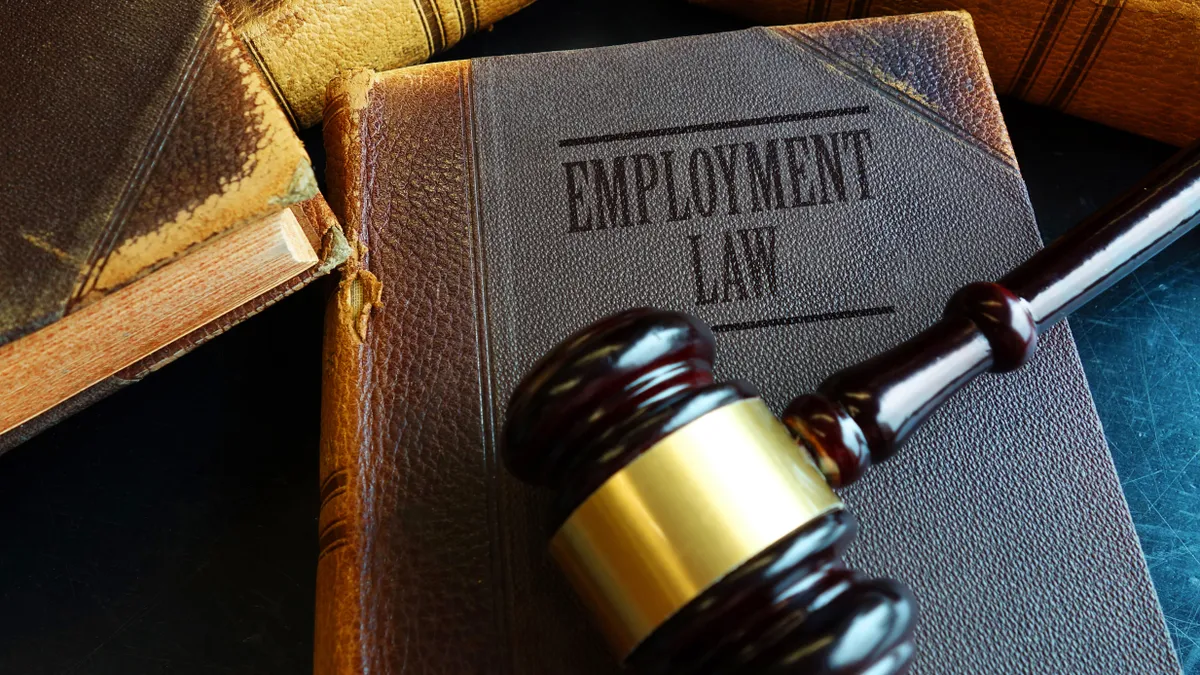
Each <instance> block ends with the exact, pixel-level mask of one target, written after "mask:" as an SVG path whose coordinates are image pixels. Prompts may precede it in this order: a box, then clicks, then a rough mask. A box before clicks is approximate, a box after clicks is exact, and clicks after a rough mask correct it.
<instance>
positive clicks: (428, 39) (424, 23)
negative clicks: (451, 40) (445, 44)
mask: <svg viewBox="0 0 1200 675" xmlns="http://www.w3.org/2000/svg"><path fill="white" fill-rule="evenodd" d="M412 3H413V8H414V9H416V11H417V18H419V19H420V20H421V28H422V29H424V31H425V46H427V47H429V54H430V56H432V55H433V53H434V52H435V51H436V50H435V49H434V48H433V31H431V30H430V29H429V17H427V16H425V8H424V5H423V3H422V0H412Z"/></svg>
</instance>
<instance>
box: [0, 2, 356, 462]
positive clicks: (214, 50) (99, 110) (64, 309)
mask: <svg viewBox="0 0 1200 675" xmlns="http://www.w3.org/2000/svg"><path fill="white" fill-rule="evenodd" d="M0 38H3V39H0V77H2V78H3V81H4V82H6V86H7V87H9V89H8V91H9V93H10V94H11V95H13V96H14V97H15V99H14V100H21V101H22V102H23V103H22V105H19V106H13V107H12V109H11V110H10V115H9V124H10V126H9V129H10V133H6V134H5V135H4V136H3V138H0V151H2V152H3V153H4V155H5V156H6V157H9V158H11V159H10V166H11V167H12V168H13V169H14V171H12V172H10V175H9V176H7V177H6V179H5V180H6V184H5V189H3V190H0V291H2V292H0V344H3V343H5V342H8V341H11V340H13V339H19V338H20V337H21V336H23V335H25V334H27V333H30V332H32V331H34V330H37V329H38V328H40V327H42V326H44V325H46V324H49V323H52V322H53V321H55V320H57V319H58V318H60V317H61V316H63V315H64V314H68V313H70V312H72V311H74V310H76V309H78V308H80V307H83V306H85V305H87V304H89V303H92V302H95V301H97V300H100V299H101V298H103V297H105V296H107V295H108V294H109V293H111V292H113V291H115V290H117V289H119V288H122V287H123V286H125V285H127V284H129V283H130V282H133V281H135V280H137V279H140V278H142V277H144V276H145V275H147V274H150V273H152V272H154V271H155V270H157V269H160V268H161V267H163V266H164V265H168V264H170V263H171V262H173V261H175V260H179V259H180V258H181V257H183V256H186V255H187V254H188V252H189V251H191V250H194V249H195V248H196V247H199V246H202V245H203V244H204V243H205V242H207V241H209V240H211V239H212V238H214V237H219V236H221V235H222V234H223V233H226V232H229V231H232V230H233V229H235V228H237V227H239V226H242V225H245V224H248V223H251V222H255V221H258V220H261V219H262V218H265V217H268V216H271V215H274V214H277V213H278V212H279V211H280V210H281V209H284V208H289V207H290V206H297V207H298V208H299V209H301V210H302V211H304V214H305V215H304V216H303V217H299V218H298V219H299V221H300V222H302V223H309V224H311V227H310V228H309V230H310V232H309V233H310V239H312V240H313V243H314V247H315V249H316V250H318V251H321V252H322V253H323V256H324V257H323V261H324V262H323V264H321V265H319V266H318V269H320V270H321V273H324V272H327V271H329V270H330V269H332V267H333V265H334V264H336V262H338V261H340V260H342V259H344V258H345V256H346V254H347V250H346V247H345V243H344V238H343V237H342V235H341V232H340V227H338V226H337V224H336V221H335V220H334V219H333V218H332V215H331V213H330V212H329V211H328V208H327V207H325V206H324V200H323V199H321V198H320V195H319V193H318V191H317V184H316V178H315V175H314V174H313V171H312V166H311V162H310V160H309V158H308V155H307V153H306V152H305V150H304V147H303V144H302V143H301V142H300V139H299V138H298V137H297V135H296V134H295V132H294V131H293V129H292V128H291V126H290V123H289V121H288V119H287V115H286V113H285V112H284V111H283V109H282V108H281V107H280V105H279V104H278V102H277V101H276V100H275V98H274V95H273V93H272V91H271V89H270V85H269V82H268V81H267V80H266V79H265V78H264V77H263V75H262V73H261V72H260V71H259V69H258V68H257V67H256V65H255V62H254V60H253V59H252V57H251V55H250V53H249V52H248V51H247V49H246V48H245V45H244V44H243V42H242V41H241V40H240V39H239V38H238V36H237V35H236V34H235V32H234V31H233V28H232V25H231V24H230V21H229V20H228V19H227V17H226V14H225V12H224V10H223V9H222V8H221V7H220V6H217V5H215V4H214V3H213V2H210V1H204V2H192V1H190V0H188V1H184V0H161V1H160V2H156V3H155V4H154V6H153V11H148V10H147V8H146V7H145V6H143V5H140V4H137V3H129V2H117V3H107V4H106V5H105V6H104V8H103V9H97V8H96V7H95V6H94V5H93V3H87V2H75V1H72V2H64V3H53V4H52V5H44V4H36V3H35V4H30V3H22V4H20V5H19V6H18V7H15V8H14V11H13V12H12V13H10V15H9V16H8V18H7V19H6V21H5V22H4V23H3V25H2V26H0ZM47 45H50V46H51V47H47ZM318 204H319V206H317V205H318ZM321 209H324V210H323V211H322V210H321ZM297 215H298V216H300V215H301V214H300V213H299V212H298V213H297ZM339 242H340V243H339ZM314 274H315V272H314ZM303 277H304V280H301V279H296V280H294V283H292V284H289V285H285V286H284V287H281V289H280V290H279V293H278V294H274V296H273V297H280V295H281V294H283V293H285V292H286V289H287V288H295V287H298V286H299V285H303V283H305V282H306V280H307V279H308V278H311V274H309V273H306V274H305V275H303ZM260 300H262V299H261V298H260ZM249 313H253V312H252V311H251V308H243V309H241V310H235V311H234V312H231V313H229V314H227V315H226V316H225V317H222V318H221V319H219V320H218V321H217V322H214V324H213V325H212V328H210V329H201V330H200V331H196V332H194V333H193V334H192V335H190V336H188V337H187V338H184V340H183V341H182V342H181V343H180V344H178V345H176V346H175V347H174V348H173V349H171V350H170V351H171V353H174V354H177V353H180V352H181V351H183V350H185V349H186V348H187V345H189V344H191V343H192V342H195V341H196V340H198V339H199V338H200V336H201V335H202V334H206V331H207V332H208V333H212V332H219V330H223V329H224V327H227V326H229V325H232V323H233V322H234V321H235V320H236V318H237V317H239V316H248V315H249ZM218 326H219V327H220V328H219V329H218V328H217V327H218ZM167 348H168V346H166V345H164V349H167ZM162 354H163V353H162V352H159V353H158V354H156V355H154V356H151V357H148V359H150V360H157V361H161V360H162ZM145 363H149V360H148V361H146V362H145ZM131 372H133V371H128V370H127V375H128V376H121V375H117V376H114V378H115V380H119V381H122V382H123V381H127V380H129V379H135V378H133V376H132V375H129V373H131ZM107 389H108V388H107V387H104V386H100V385H97V388H94V389H93V390H90V391H89V392H84V393H81V394H80V395H78V396H76V397H74V398H73V399H71V400H72V401H74V402H75V403H73V404H72V403H71V402H66V403H64V405H62V406H59V408H58V409H56V410H57V412H56V411H50V412H48V413H47V414H46V415H44V416H42V417H40V418H39V419H36V420H33V421H31V422H30V423H28V424H26V425H24V426H23V427H22V428H21V429H17V430H13V431H12V432H10V433H8V434H5V435H4V437H3V438H2V439H0V447H9V446H11V445H14V444H15V443H17V442H19V441H20V440H22V439H24V438H27V437H28V436H30V435H32V433H35V432H36V430H38V429H41V428H44V427H45V426H48V425H49V424H50V423H52V422H53V421H54V420H57V419H59V418H61V417H62V416H64V415H65V414H66V413H67V412H69V411H71V410H75V409H78V408H79V407H82V405H80V402H82V401H90V400H94V399H96V398H99V397H100V395H101V394H100V392H102V391H107Z"/></svg>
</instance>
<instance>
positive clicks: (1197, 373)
mask: <svg viewBox="0 0 1200 675" xmlns="http://www.w3.org/2000/svg"><path fill="white" fill-rule="evenodd" d="M740 27H742V24H740V23H738V22H737V21H733V20H730V19H728V18H726V17H722V16H719V15H717V14H714V13H711V12H708V11H705V10H701V9H698V8H694V7H690V6H688V5H686V4H684V3H683V2H681V1H670V0H662V1H657V2H647V1H645V0H620V1H616V0H610V1H607V2H606V1H604V0H588V1H586V2H585V1H582V0H539V2H538V3H536V4H535V5H533V6H532V7H530V8H529V9H527V10H524V11H523V12H521V13H520V14H518V15H516V16H514V17H512V18H510V19H507V20H505V21H503V22H501V23H500V24H499V25H498V26H497V27H496V28H495V29H494V30H493V31H491V32H488V33H485V34H482V35H478V36H475V37H473V38H471V39H469V40H467V41H466V42H464V43H463V44H462V45H460V46H459V47H456V48H455V49H453V50H452V51H451V52H450V53H449V54H447V55H446V56H447V58H464V57H469V56H483V55H490V54H504V53H512V52H523V51H542V50H547V49H566V48H577V47H590V46H597V45H606V44H616V43H622V42H633V41H638V40H646V39H654V38H662V37H671V36H675V35H683V34H688V33H701V32H712V31H717V30H727V29H733V28H740ZM1003 105H1004V112H1005V117H1006V119H1007V121H1008V125H1009V130H1010V132H1011V134H1012V138H1013V143H1014V145H1015V146H1016V150H1017V156H1018V158H1019V159H1020V162H1021V167H1022V169H1023V171H1024V174H1025V179H1026V182H1027V183H1028V186H1029V193H1030V196H1031V197H1032V200H1033V205H1034V208H1035V210H1036V211H1037V215H1038V219H1039V221H1040V226H1041V230H1042V233H1043V236H1044V237H1045V238H1046V239H1047V240H1050V239H1053V238H1054V237H1055V236H1057V235H1058V234H1059V233H1061V232H1063V231H1064V230H1065V229H1066V228H1067V227H1068V226H1070V225H1071V224H1073V223H1074V222H1076V221H1077V220H1079V219H1080V218H1082V217H1083V216H1085V215H1087V214H1088V213H1090V212H1091V211H1093V210H1094V209H1096V208H1098V207H1099V206H1101V205H1102V204H1103V203H1104V202H1105V201H1106V200H1108V199H1109V198H1110V197H1112V196H1114V195H1115V194H1116V193H1118V192H1120V191H1121V190H1123V189H1125V188H1127V187H1129V186H1130V185H1131V184H1133V183H1134V182H1135V181H1136V180H1137V179H1138V178H1139V177H1140V176H1142V175H1143V174H1144V173H1146V172H1147V171H1148V170H1149V169H1150V168H1152V167H1153V166H1154V165H1155V164H1156V163H1158V162H1160V161H1161V160H1163V159H1165V158H1166V157H1167V156H1169V155H1170V153H1171V151H1172V149H1171V148H1168V147H1166V146H1163V145H1161V144H1157V143H1154V142H1151V141H1148V140H1145V139H1141V138H1137V137H1135V136H1131V135H1129V134H1125V133H1121V132H1118V131H1114V130H1112V129H1107V128H1104V127H1101V126H1098V125H1095V124H1091V123H1088V122H1083V121H1081V120H1077V119H1072V118H1069V117H1065V116H1063V115H1059V114H1056V113H1054V112H1050V111H1047V110H1043V109H1039V108H1035V107H1032V106H1029V105H1026V104H1022V103H1019V102H1016V101H1003ZM305 139H306V142H307V143H308V146H309V149H310V152H312V154H313V157H314V161H316V162H317V164H318V165H320V164H321V162H322V160H323V153H322V152H321V148H320V132H319V130H316V131H310V132H306V134H305ZM330 288H331V286H330V282H329V280H324V281H322V282H319V283H317V284H315V285H313V286H311V287H309V288H308V289H306V290H304V291H302V292H300V293H298V294H296V295H294V296H292V297H291V298H289V299H287V300H285V301H283V302H282V303H280V304H279V305H277V306H276V307H274V308H272V309H270V310H268V311H266V312H264V313H263V314H262V315H260V316H258V317H256V318H254V319H251V320H250V321H247V322H246V323H244V324H242V325H241V326H238V327H237V328H235V329H233V330H231V331H230V332H229V333H228V334H227V335H225V336H223V337H221V338H219V339H217V340H215V341H213V342H211V343H210V344H208V345H206V346H204V347H202V348H200V349H198V350H196V351H195V352H194V353H192V354H190V355H189V356H187V357H186V358H183V359H181V360H179V361H178V362H176V363H174V364H172V365H171V366H169V367H167V368H165V369H163V370H162V371H160V372H158V373H156V374H154V375H152V376H150V377H148V378H147V379H146V380H145V381H143V382H142V383H140V384H138V385H136V386H134V387H130V388H128V389H126V390H125V391H123V392H120V393H118V394H116V395H114V396H112V397H110V398H109V399H107V400H104V401H102V402H100V403H98V404H97V405H95V406H93V407H92V408H90V409H88V410H86V411H84V412H82V413H80V414H78V415H76V416H75V417H74V418H72V419H69V420H67V421H65V422H63V423H61V424H59V425H58V426H57V427H55V428H53V429H51V430H49V431H47V432H46V433H44V434H42V435H41V436H40V437H38V438H35V439H33V440H32V441H30V442H28V443H26V444H25V445H23V446H21V447H19V448H17V449H16V450H14V451H12V452H10V453H9V454H7V455H5V456H3V457H0V532H3V544H0V673H21V674H25V673H30V674H33V673H121V674H122V675H124V674H126V673H305V672H310V671H311V665H312V658H311V652H312V625H313V595H314V592H313V589H314V584H315V581H314V579H315V573H316V548H317V536H316V534H317V530H316V519H317V445H318V436H319V425H318V410H319V406H320V353H321V321H322V319H321V316H322V311H323V308H324V299H325V297H326V295H327V294H328V292H329V290H330ZM1071 324H1072V327H1073V328H1074V332H1075V338H1076V340H1077V341H1078V344H1079V351H1080V354H1081V356H1082V357H1083V364H1084V368H1085V369H1086V371H1087V376H1088V379H1089V382H1090V384H1091V388H1092V393H1093V396H1094V397H1095V400H1096V407H1097V408H1098V409H1099V412H1100V418H1101V420H1102V421H1103V423H1104V428H1105V432H1106V435H1107V437H1108V442H1109V446H1110V448H1111V450H1112V455H1113V460H1114V462H1115V463H1116V467H1117V471H1118V473H1119V474H1120V477H1121V483H1122V486H1123V487H1124V490H1125V495H1126V498H1127V499H1128V501H1129V506H1130V509H1131V510H1132V512H1133V519H1134V522H1135V523H1136V526H1137V531H1138V534H1139V536H1140V538H1141V542H1142V547H1143V549H1144V551H1145V553H1146V559H1147V561H1148V562H1149V566H1150V572H1151V575H1152V576H1153V578H1154V583H1155V585H1156V586H1157V588H1158V593H1159V598H1160V600H1161V602H1162V606H1163V610H1164V611H1165V613H1166V616H1167V623H1168V626H1169V627H1170V630H1171V636H1172V638H1173V639H1174V641H1175V646H1176V649H1177V650H1178V652H1179V656H1180V660H1181V662H1182V663H1183V664H1184V668H1185V670H1186V672H1188V673H1189V675H1192V674H1200V647H1198V645H1197V640H1200V557H1198V556H1200V460H1198V458H1200V232H1195V233H1193V234H1192V235H1190V236H1188V237H1185V238H1184V239H1183V240H1181V241H1179V242H1178V243H1176V244H1175V245H1174V246H1173V247H1172V248H1171V249H1169V250H1167V251H1166V252H1165V253H1162V254H1161V255H1160V256H1159V257H1157V258H1156V259H1154V260H1153V261H1151V262H1150V263H1148V264H1147V265H1146V266H1144V267H1143V268H1142V269H1141V270H1139V271H1138V272H1136V273H1135V274H1133V275H1132V276H1131V277H1129V278H1127V279H1126V280H1125V281H1123V282H1122V283H1120V284H1119V285H1118V286H1116V287H1115V288H1113V289H1112V290H1110V291H1108V292H1107V293H1106V294H1105V295H1103V296H1102V297H1100V298H1099V299H1097V300H1096V301H1094V302H1093V303H1092V304H1091V305H1090V306H1088V307H1087V308H1085V309H1084V310H1082V311H1081V312H1079V313H1078V314H1077V315H1076V316H1074V317H1073V318H1072V319H1071Z"/></svg>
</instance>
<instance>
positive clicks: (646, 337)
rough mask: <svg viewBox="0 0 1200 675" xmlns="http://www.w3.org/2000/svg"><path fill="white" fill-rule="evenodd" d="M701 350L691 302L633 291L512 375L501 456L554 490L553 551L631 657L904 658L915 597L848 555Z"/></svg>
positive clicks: (773, 664)
mask: <svg viewBox="0 0 1200 675" xmlns="http://www.w3.org/2000/svg"><path fill="white" fill-rule="evenodd" d="M713 356H714V341H713V336H712V333H711V331H710V330H709V329H708V327H707V326H705V325H704V324H703V323H702V322H700V321H699V320H697V319H696V318H694V317H691V316H688V315H685V314H679V313H673V312H661V311H655V310H650V309H635V310H630V311H627V312H624V313H621V314H617V315H615V316H612V317H609V318H607V319H604V320H601V321H599V322H598V323H596V324H593V325H591V326H589V327H587V328H584V329H583V330H581V331H579V332H578V333H575V334H574V335H572V336H570V337H568V338H567V339H566V340H565V341H564V342H563V343H562V344H560V345H559V346H558V347H556V348H555V349H554V350H552V351H551V352H550V353H549V354H547V355H546V356H545V357H543V358H542V359H541V360H540V361H539V362H538V363H537V364H536V365H535V366H534V367H533V369H532V370H531V371H530V372H529V374H528V375H526V377H525V378H524V379H523V380H522V381H521V383H520V385H518V387H517V389H516V391H515V392H514V394H513V396H512V399H511V401H510V403H509V409H508V419H507V423H506V426H505V429H504V434H503V451H502V452H503V458H504V462H505V464H506V466H507V467H508V469H509V470H510V471H511V472H512V473H513V474H514V475H516V476H517V477H518V478H520V479H521V480H523V481H525V482H528V483H532V484H535V485H540V486H545V487H549V488H551V489H553V490H555V491H557V502H556V511H557V517H556V519H555V522H556V524H557V529H556V531H555V532H554V533H553V535H552V536H551V541H550V549H551V553H552V555H553V556H554V558H555V559H556V560H557V562H558V563H559V565H560V567H561V568H562V569H563V571H564V572H565V573H566V575H567V577H568V579H569V580H570V582H571V584H572V586H573V587H574V588H575V590H576V591H577V593H578V594H579V596H580V597H581V599H582V600H583V603H584V604H585V605H586V606H587V607H588V608H589V609H590V610H591V612H592V613H593V615H594V617H595V619H596V621H597V623H598V624H599V626H600V628H601V630H602V631H603V632H604V634H605V636H606V638H607V639H608V642H609V644H610V646H611V647H612V649H613V651H614V652H615V653H616V655H617V657H618V658H619V659H621V660H622V661H623V662H624V663H625V664H626V665H627V666H629V667H631V668H632V669H633V670H634V671H635V672H637V673H639V674H641V675H646V674H656V675H657V674H659V673H662V674H666V673H670V674H672V675H682V674H687V673H697V674H700V673H704V674H709V673H728V674H743V673H745V674H749V673H755V674H758V673H814V674H816V673H822V674H824V673H839V674H842V673H846V674H850V673H866V672H869V673H871V674H872V675H882V674H884V673H898V672H903V671H905V670H906V669H907V666H908V663H909V661H910V660H911V658H912V654H913V644H912V627H913V623H914V621H915V619H916V602H915V600H914V599H913V598H912V596H911V594H910V593H909V592H908V590H907V589H905V588H904V587H903V586H901V585H900V584H898V583H896V582H894V581H891V580H887V579H866V578H864V577H863V576H862V575H860V574H858V573H856V572H854V571H852V570H849V569H847V568H846V567H845V565H844V564H843V563H842V560H841V558H842V554H843V552H844V550H845V548H846V546H847V545H848V544H849V543H850V541H851V540H852V539H853V538H854V535H855V532H856V529H857V526H856V524H855V520H854V518H853V516H852V515H850V513H849V512H848V511H846V510H845V509H844V508H843V505H842V502H841V500H840V499H839V498H838V497H837V495H836V494H835V493H834V492H833V490H832V489H831V488H830V487H829V485H828V483H827V482H826V481H825V479H824V477H823V476H822V474H821V473H820V471H819V470H818V469H817V467H816V465H815V464H814V463H813V461H812V460H811V459H809V457H808V456H807V454H806V453H805V452H804V451H803V450H802V449H801V448H800V447H799V446H798V445H797V443H796V441H794V440H793V439H792V437H791V435H790V434H789V432H788V431H787V429H786V428H785V427H784V426H783V425H782V424H781V423H780V422H779V421H778V420H776V419H775V418H774V416H773V415H772V414H771V412H770V411H769V410H768V408H767V407H766V405H765V404H764V403H763V402H762V400H761V399H760V398H758V395H757V392H756V391H755V389H754V387H752V386H751V385H749V384H747V383H745V382H741V381H732V382H715V381H714V379H713V375H712V363H713Z"/></svg>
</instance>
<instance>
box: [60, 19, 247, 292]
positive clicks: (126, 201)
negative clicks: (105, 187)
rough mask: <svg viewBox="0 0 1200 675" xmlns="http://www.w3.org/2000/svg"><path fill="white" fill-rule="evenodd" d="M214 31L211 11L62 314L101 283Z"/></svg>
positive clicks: (201, 62)
mask: <svg viewBox="0 0 1200 675" xmlns="http://www.w3.org/2000/svg"><path fill="white" fill-rule="evenodd" d="M230 30H231V31H232V30H233V29H232V28H230ZM217 32H218V31H217V15H216V12H215V11H214V13H212V14H210V15H209V17H208V19H207V22H206V23H205V25H204V28H203V29H202V31H201V34H200V38H199V39H198V40H197V41H196V44H195V46H194V47H193V48H192V51H191V53H190V54H188V57H187V59H188V60H187V63H186V64H185V65H184V67H183V72H182V73H181V74H180V76H179V81H178V83H177V84H176V85H175V86H176V89H175V92H174V94H173V95H172V97H171V98H170V100H168V101H167V105H166V106H165V107H164V108H163V110H162V112H161V113H160V114H159V117H158V119H157V120H156V121H155V125H154V131H153V132H151V134H150V138H149V139H147V142H146V147H145V148H143V150H142V155H141V158H140V159H141V161H139V162H138V164H137V166H136V167H135V168H134V172H133V174H132V176H130V179H129V183H128V184H127V185H126V187H125V191H124V192H123V193H122V194H121V196H120V198H119V199H118V201H117V203H116V206H115V207H114V208H113V211H112V214H111V215H110V216H109V219H108V222H106V223H105V224H104V227H103V229H101V230H100V233H99V236H98V237H97V238H96V242H95V243H94V244H93V247H92V250H91V251H90V252H89V253H88V262H87V264H86V265H85V266H84V267H83V268H82V269H80V277H79V278H78V279H77V280H76V286H75V290H74V293H72V294H71V297H70V298H69V299H68V300H67V305H66V308H65V309H64V314H69V313H70V312H71V311H72V309H73V308H74V306H75V305H76V304H78V303H79V301H80V300H82V299H83V297H84V296H85V295H87V293H88V292H89V291H91V289H92V288H94V287H95V285H96V283H97V282H98V281H99V280H100V275H101V273H103V271H104V267H105V265H107V264H108V258H109V256H110V255H112V251H113V248H114V247H115V246H116V244H117V237H118V236H119V235H120V234H121V231H122V230H124V228H125V224H126V222H127V221H128V220H129V216H130V215H131V214H132V213H133V209H134V207H135V206H137V202H138V200H139V199H140V198H141V196H142V193H143V192H144V191H145V189H146V185H147V184H148V183H149V182H150V176H151V174H153V172H154V167H155V166H157V164H158V160H159V158H160V157H161V156H162V152H163V148H165V147H166V145H167V139H168V138H169V137H170V135H171V132H172V131H173V130H174V129H175V124H176V123H177V122H178V121H179V115H180V112H181V111H182V110H183V106H184V103H185V102H186V101H187V99H188V97H189V96H190V95H191V92H192V85H194V84H195V83H196V80H197V79H199V72H200V70H201V68H200V66H201V65H203V57H204V56H206V55H207V54H208V52H209V50H210V48H211V47H212V45H213V44H215V43H216V39H217Z"/></svg>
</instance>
